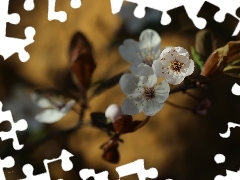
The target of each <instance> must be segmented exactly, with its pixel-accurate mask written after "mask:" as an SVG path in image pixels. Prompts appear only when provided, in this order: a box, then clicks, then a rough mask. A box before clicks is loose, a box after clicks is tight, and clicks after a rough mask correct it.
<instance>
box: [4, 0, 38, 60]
mask: <svg viewBox="0 0 240 180" xmlns="http://www.w3.org/2000/svg"><path fill="white" fill-rule="evenodd" d="M8 6H9V0H1V1H0V12H1V18H0V27H1V28H0V42H1V43H0V55H2V56H3V58H4V60H6V59H7V58H9V57H10V56H11V55H13V54H14V53H18V56H19V59H20V60H21V61H22V62H26V61H27V60H28V59H29V58H30V55H29V53H27V52H26V51H25V47H26V46H28V45H29V44H32V43H33V42H34V40H33V37H34V35H35V33H36V32H35V29H34V28H33V27H27V28H26V29H25V36H26V39H18V38H12V37H6V25H7V22H9V23H11V24H18V23H19V22H20V16H19V14H17V13H14V14H8Z"/></svg>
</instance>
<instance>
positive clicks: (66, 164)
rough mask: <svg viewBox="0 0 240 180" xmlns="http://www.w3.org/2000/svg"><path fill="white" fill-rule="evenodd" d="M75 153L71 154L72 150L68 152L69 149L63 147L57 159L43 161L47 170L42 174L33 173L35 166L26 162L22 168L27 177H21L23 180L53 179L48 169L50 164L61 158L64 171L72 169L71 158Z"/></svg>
mask: <svg viewBox="0 0 240 180" xmlns="http://www.w3.org/2000/svg"><path fill="white" fill-rule="evenodd" d="M72 156H73V154H71V153H70V152H68V151H67V150H65V149H63V150H62V152H61V155H60V156H59V157H58V158H56V159H51V160H47V159H45V160H44V161H43V164H44V166H45V169H46V172H45V173H42V174H38V175H33V166H32V165H31V164H25V165H24V166H23V168H22V170H23V173H24V174H25V175H26V178H25V179H21V180H43V179H44V180H51V178H50V172H49V169H48V164H49V163H52V162H54V161H58V160H61V161H62V163H61V166H62V169H63V170H64V171H70V170H71V169H72V168H73V163H72V161H71V160H70V157H72Z"/></svg>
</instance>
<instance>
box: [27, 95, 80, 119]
mask: <svg viewBox="0 0 240 180" xmlns="http://www.w3.org/2000/svg"><path fill="white" fill-rule="evenodd" d="M31 98H32V101H33V102H35V103H36V104H37V105H38V107H40V108H42V109H43V111H42V112H40V113H39V114H37V115H36V116H35V119H36V120H37V121H38V122H41V123H48V124H51V123H55V122H57V121H59V120H61V119H62V118H63V117H64V116H65V115H66V114H67V113H68V111H69V110H70V109H71V108H72V107H73V106H74V104H75V102H76V101H75V100H73V99H72V100H70V101H68V102H65V101H64V100H63V99H59V98H55V97H50V98H46V97H44V96H40V95H39V94H36V93H34V94H32V96H31Z"/></svg>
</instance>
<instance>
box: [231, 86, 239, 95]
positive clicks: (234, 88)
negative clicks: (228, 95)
mask: <svg viewBox="0 0 240 180" xmlns="http://www.w3.org/2000/svg"><path fill="white" fill-rule="evenodd" d="M232 93H233V94H234V95H236V96H240V86H239V85H238V84H237V83H235V84H234V85H233V86H232Z"/></svg>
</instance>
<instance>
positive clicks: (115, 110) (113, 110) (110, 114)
mask: <svg viewBox="0 0 240 180" xmlns="http://www.w3.org/2000/svg"><path fill="white" fill-rule="evenodd" d="M122 115H123V113H122V111H121V109H120V107H119V106H118V105H117V104H111V105H110V106H108V107H107V109H106V111H105V116H106V118H109V119H110V120H111V121H112V122H114V121H116V120H117V119H119V118H120V117H122Z"/></svg>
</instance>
